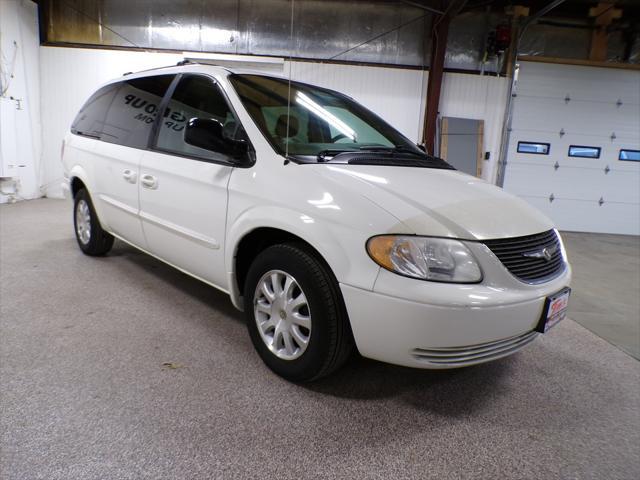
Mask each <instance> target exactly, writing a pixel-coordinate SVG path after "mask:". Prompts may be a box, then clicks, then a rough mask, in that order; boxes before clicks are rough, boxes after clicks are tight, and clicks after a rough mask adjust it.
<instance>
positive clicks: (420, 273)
mask: <svg viewBox="0 0 640 480" xmlns="http://www.w3.org/2000/svg"><path fill="white" fill-rule="evenodd" d="M367 252H368V253H369V255H370V256H371V258H372V259H373V260H374V261H375V262H376V263H377V264H378V265H380V266H381V267H384V268H386V269H387V270H390V271H392V272H394V273H398V274H400V275H405V276H407V277H413V278H420V279H423V280H432V281H436V282H453V283H477V282H479V281H480V280H482V272H481V271H480V266H479V265H478V262H477V261H476V259H475V258H474V256H473V254H472V253H471V251H470V250H469V249H468V248H467V247H465V246H464V244H463V243H462V242H460V241H459V240H453V239H449V238H431V237H413V236H409V235H380V236H377V237H372V238H370V239H369V241H368V242H367Z"/></svg>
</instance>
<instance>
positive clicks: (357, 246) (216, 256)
mask: <svg viewBox="0 0 640 480" xmlns="http://www.w3.org/2000/svg"><path fill="white" fill-rule="evenodd" d="M390 101H392V100H390ZM62 156H63V163H64V168H65V186H66V188H67V190H68V192H70V196H71V197H72V198H73V200H74V225H75V233H76V237H77V240H78V245H79V246H80V249H81V250H82V251H83V252H84V253H86V254H88V255H104V254H106V253H107V252H108V251H109V249H110V248H111V246H112V244H113V241H114V237H117V238H119V239H121V240H124V241H125V242H127V243H129V244H131V245H133V246H134V247H136V248H139V249H140V250H142V251H144V252H147V253H149V254H150V255H153V256H154V257H157V258H158V259H160V260H162V261H164V262H166V263H168V264H170V265H172V266H174V267H176V268H178V269H179V270H181V271H183V272H185V273H187V274H189V275H192V276H193V277H195V278H198V279H200V280H202V281H203V282H206V283H208V284H210V285H212V286H214V287H216V288H218V289H220V290H223V291H224V292H227V293H228V294H229V296H230V297H231V301H232V302H233V304H234V305H235V306H236V307H237V308H238V309H240V310H244V312H245V313H246V316H247V323H248V329H249V334H250V337H251V340H252V342H253V345H254V346H255V348H256V350H257V352H258V354H259V355H260V357H261V358H262V360H263V361H264V362H265V363H266V364H267V365H268V366H269V367H270V368H271V369H272V370H273V371H275V372H276V373H277V374H279V375H281V376H283V377H285V378H287V379H290V380H293V381H309V380H313V379H317V378H319V377H322V376H324V375H327V374H329V373H331V372H332V371H334V370H336V369H337V368H338V367H340V365H342V364H343V363H344V361H345V360H346V359H347V358H348V356H349V354H350V352H351V351H352V350H353V349H354V346H355V348H356V349H357V350H358V351H359V352H360V354H362V355H363V356H365V357H369V358H373V359H377V360H381V361H385V362H390V363H394V364H398V365H405V366H409V367H418V368H434V369H437V368H453V367H462V366H467V365H473V364H477V363H482V362H487V361H490V360H494V359H497V358H501V357H504V356H507V355H510V354H512V353H514V352H516V351H518V350H519V349H520V348H522V347H523V346H525V345H527V344H528V343H529V342H531V341H532V340H533V339H534V338H535V337H536V336H538V335H539V334H540V333H544V332H546V331H547V330H548V329H549V328H550V327H551V326H553V325H554V324H556V323H557V322H558V321H560V320H561V319H562V318H564V316H565V314H566V308H567V301H568V297H569V292H570V290H569V288H568V284H569V281H570V277H571V269H570V267H569V264H568V263H567V259H566V255H565V251H564V248H563V246H562V241H561V239H560V236H559V235H558V232H557V231H556V230H555V229H554V225H553V224H552V222H551V221H550V220H549V219H547V218H546V217H545V216H544V215H542V214H541V213H539V212H538V211H537V210H535V209H533V208H532V207H530V206H529V205H528V204H527V203H525V202H524V201H522V200H520V199H518V198H516V197H513V196H511V195H509V194H507V193H505V192H503V191H502V190H501V189H500V188H497V187H495V186H493V185H490V184H488V183H486V182H484V181H482V180H479V179H477V178H474V177H471V176H469V175H466V174H464V173H461V172H458V171H456V170H455V169H454V168H452V167H451V166H450V165H449V164H447V163H446V162H444V161H443V160H441V159H438V158H435V157H432V156H429V155H427V154H425V153H424V151H422V150H421V149H420V148H418V147H417V146H416V145H415V144H413V143H412V142H411V141H410V140H409V139H407V138H406V137H405V136H403V135H402V134H400V133H399V132H398V131H397V130H395V129H394V128H393V127H391V126H390V125H389V124H387V123H386V122H385V121H384V120H382V119H381V118H380V117H378V116H377V115H375V114H374V113H372V112H371V111H369V110H367V109H366V108H364V107H363V106H361V105H359V104H358V103H356V102H355V101H354V100H352V99H351V98H349V97H348V96H346V95H343V94H341V93H338V92H335V91H331V90H327V89H325V88H320V87H315V86H312V85H308V84H304V83H299V82H295V81H291V82H290V81H288V80H287V79H283V78H279V77H275V76H271V75H267V74H263V73H244V72H240V71H233V70H230V69H226V68H222V67H217V66H212V65H203V64H196V63H190V62H182V63H181V64H179V66H176V67H169V68H160V69H155V70H149V71H145V72H140V73H136V74H127V75H125V76H123V77H121V78H119V79H116V80H113V81H111V82H108V83H107V84H105V85H103V86H102V87H101V88H100V89H98V90H97V91H96V92H95V93H94V94H93V95H92V96H91V98H89V100H88V101H87V102H86V103H85V105H84V106H83V107H82V109H81V110H80V112H79V113H78V115H77V117H76V118H75V120H74V121H73V124H72V125H71V129H70V132H69V133H68V134H67V136H66V138H65V140H64V144H63V155H62Z"/></svg>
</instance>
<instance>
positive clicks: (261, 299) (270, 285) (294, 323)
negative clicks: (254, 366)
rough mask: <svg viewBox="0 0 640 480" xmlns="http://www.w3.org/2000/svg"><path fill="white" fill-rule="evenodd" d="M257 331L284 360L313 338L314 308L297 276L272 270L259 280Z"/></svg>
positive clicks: (298, 353) (255, 298)
mask: <svg viewBox="0 0 640 480" xmlns="http://www.w3.org/2000/svg"><path fill="white" fill-rule="evenodd" d="M253 305H254V307H253V308H254V317H255V321H256V325H257V327H258V332H259V333H260V337H261V338H262V341H263V342H264V344H265V345H266V346H267V348H268V349H269V350H270V351H271V353H273V354H274V355H275V356H276V357H278V358H280V359H282V360H295V359H296V358H298V357H300V356H301V355H302V354H303V353H304V352H305V350H306V349H307V347H308V346H309V340H310V339H311V310H310V308H309V303H308V301H307V297H306V295H305V294H304V292H303V291H302V288H300V285H299V284H298V282H297V281H296V279H295V278H294V277H293V276H291V275H289V274H288V273H286V272H283V271H282V270H270V271H268V272H267V273H265V274H264V275H263V276H262V278H260V280H259V281H258V285H257V286H256V290H255V293H254V296H253Z"/></svg>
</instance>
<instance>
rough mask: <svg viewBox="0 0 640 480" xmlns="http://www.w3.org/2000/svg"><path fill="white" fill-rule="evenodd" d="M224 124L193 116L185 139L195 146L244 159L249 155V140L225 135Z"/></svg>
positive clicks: (185, 132) (238, 159) (188, 124)
mask: <svg viewBox="0 0 640 480" xmlns="http://www.w3.org/2000/svg"><path fill="white" fill-rule="evenodd" d="M224 133H225V132H223V126H222V124H221V123H220V122H219V121H217V120H213V119H209V118H192V119H191V120H189V122H188V123H187V127H186V128H185V131H184V141H185V142H186V143H188V144H189V145H193V146H194V147H198V148H202V149H204V150H209V151H212V152H218V153H223V154H226V155H229V156H230V157H232V158H233V159H234V160H237V161H242V160H245V159H246V156H247V142H246V140H244V139H239V140H236V139H233V138H230V137H229V136H227V135H224Z"/></svg>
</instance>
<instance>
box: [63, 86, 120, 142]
mask: <svg viewBox="0 0 640 480" xmlns="http://www.w3.org/2000/svg"><path fill="white" fill-rule="evenodd" d="M119 88H120V84H119V83H112V84H110V85H106V86H104V87H102V88H101V89H100V90H98V91H97V92H96V93H94V94H93V95H91V97H90V98H89V100H87V102H86V103H85V104H84V105H83V106H82V108H81V109H80V111H79V112H78V115H76V118H75V119H74V120H73V123H72V124H71V133H75V134H76V135H86V136H90V137H100V136H101V134H102V127H103V125H104V117H105V116H106V114H107V110H108V109H109V106H110V105H111V102H112V101H113V98H114V96H115V94H116V92H117V91H118V89H119Z"/></svg>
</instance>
